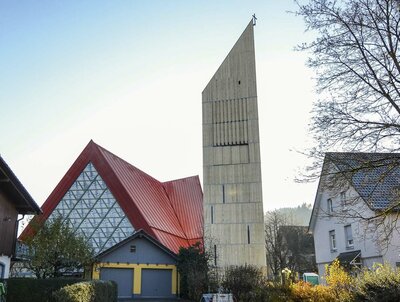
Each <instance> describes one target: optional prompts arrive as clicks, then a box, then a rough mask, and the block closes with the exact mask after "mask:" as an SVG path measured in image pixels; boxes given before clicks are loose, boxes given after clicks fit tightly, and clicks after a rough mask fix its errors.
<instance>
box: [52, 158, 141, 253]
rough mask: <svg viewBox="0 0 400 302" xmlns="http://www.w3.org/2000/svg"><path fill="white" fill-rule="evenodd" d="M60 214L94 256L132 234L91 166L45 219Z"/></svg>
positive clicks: (105, 186)
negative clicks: (88, 245)
mask: <svg viewBox="0 0 400 302" xmlns="http://www.w3.org/2000/svg"><path fill="white" fill-rule="evenodd" d="M60 215H61V216H62V218H63V219H64V221H69V224H70V226H71V227H72V228H73V229H74V230H75V231H76V232H77V233H79V234H82V235H84V237H85V238H87V239H88V241H89V242H90V243H91V245H92V247H93V248H94V250H95V252H96V253H100V252H102V251H103V250H105V249H107V248H110V247H111V246H113V245H115V244H116V243H118V242H120V241H122V240H124V239H125V238H127V237H129V236H130V235H132V234H133V233H134V228H133V226H132V224H131V223H130V222H129V220H128V219H127V218H126V217H125V214H124V212H123V210H122V209H121V208H120V206H119V205H118V202H117V201H116V199H115V197H114V196H113V195H112V193H111V191H110V190H109V189H108V187H107V185H106V184H105V182H104V181H103V179H102V178H101V176H100V175H99V173H98V172H97V171H96V169H95V167H94V166H93V164H92V163H89V164H88V165H87V166H86V167H85V169H84V170H83V171H82V173H81V174H80V175H79V176H78V178H77V179H76V181H75V182H74V183H73V184H72V186H71V188H70V189H69V190H68V191H67V193H66V194H65V195H64V197H63V198H62V200H61V201H60V202H59V204H58V205H57V207H56V208H55V209H54V211H53V212H52V214H51V215H50V217H49V220H50V221H51V220H53V219H54V218H55V217H57V216H60ZM121 218H122V219H121Z"/></svg>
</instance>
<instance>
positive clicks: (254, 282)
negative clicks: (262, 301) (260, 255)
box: [222, 265, 265, 302]
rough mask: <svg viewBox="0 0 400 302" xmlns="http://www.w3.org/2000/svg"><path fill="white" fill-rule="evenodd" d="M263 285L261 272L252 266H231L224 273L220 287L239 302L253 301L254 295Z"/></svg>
mask: <svg viewBox="0 0 400 302" xmlns="http://www.w3.org/2000/svg"><path fill="white" fill-rule="evenodd" d="M264 283H265V280H264V277H263V274H262V271H261V270H260V269H259V268H257V267H255V266H252V265H240V266H231V267H229V268H227V270H226V272H225V278H224V281H223V282H222V286H223V287H224V288H225V290H227V291H228V292H231V293H232V294H233V295H234V297H236V299H237V300H238V301H240V302H250V301H255V295H256V294H257V290H259V289H260V288H261V287H262V286H263V284H264Z"/></svg>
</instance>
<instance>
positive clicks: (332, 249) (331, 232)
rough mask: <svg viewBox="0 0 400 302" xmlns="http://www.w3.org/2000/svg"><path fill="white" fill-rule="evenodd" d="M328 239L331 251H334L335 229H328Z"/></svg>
mask: <svg viewBox="0 0 400 302" xmlns="http://www.w3.org/2000/svg"><path fill="white" fill-rule="evenodd" d="M329 241H330V245H331V251H336V234H335V231H334V230H332V231H329Z"/></svg>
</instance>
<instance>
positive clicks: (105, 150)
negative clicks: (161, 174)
mask: <svg viewBox="0 0 400 302" xmlns="http://www.w3.org/2000/svg"><path fill="white" fill-rule="evenodd" d="M89 143H93V144H94V145H95V146H96V147H97V148H98V149H100V151H101V152H106V153H108V154H110V155H112V156H114V157H116V158H117V159H118V160H121V161H122V162H124V163H126V164H128V165H129V167H132V168H134V169H135V170H137V171H139V172H140V173H141V174H142V175H144V176H146V177H149V178H151V179H153V180H155V181H157V182H159V183H160V184H162V182H161V181H159V180H158V179H156V178H154V177H153V176H151V175H149V174H147V173H146V172H144V171H143V170H142V169H139V168H138V167H136V166H134V165H132V164H131V163H130V162H128V161H126V160H125V159H123V158H121V157H119V156H118V155H116V154H115V153H113V152H111V151H109V150H107V149H106V148H104V147H102V146H100V145H99V144H96V143H95V142H94V141H93V140H91V141H90V142H89ZM114 172H115V171H114Z"/></svg>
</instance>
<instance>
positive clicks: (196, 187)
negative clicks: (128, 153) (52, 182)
mask: <svg viewBox="0 0 400 302" xmlns="http://www.w3.org/2000/svg"><path fill="white" fill-rule="evenodd" d="M202 202H203V193H202V189H201V185H200V181H199V178H198V177H197V176H193V177H187V178H183V179H178V180H172V181H167V182H160V181H158V180H156V179H155V178H153V177H151V176H150V175H148V174H146V173H145V172H143V171H141V170H139V169H138V168H136V167H134V166H133V165H131V164H129V163H128V162H126V161H125V160H123V159H121V158H119V157H118V156H116V155H114V154H113V153H111V152H109V151H108V150H106V149H104V148H103V147H101V146H99V145H97V144H96V143H94V142H93V141H90V142H89V144H88V145H87V146H86V148H85V149H84V150H83V151H82V153H81V154H80V155H79V156H78V158H77V159H76V160H75V162H74V163H73V164H72V166H71V167H70V168H69V170H68V171H67V173H66V174H65V176H64V177H63V178H62V179H61V181H60V182H59V183H58V185H57V186H56V187H55V189H54V190H53V192H52V193H51V194H50V196H49V197H48V198H47V200H46V201H45V203H44V204H43V206H42V211H43V214H42V215H40V216H39V219H42V221H46V220H50V221H51V220H52V219H55V218H56V217H59V216H61V217H62V219H63V220H64V221H68V222H69V224H70V225H71V226H72V227H73V229H74V230H75V232H77V233H78V234H80V235H83V236H84V237H85V238H86V239H87V241H88V242H89V243H90V245H91V246H92V247H93V249H94V251H95V253H96V255H97V258H98V259H99V262H98V263H97V264H96V265H95V267H94V269H93V278H98V279H105V280H109V279H111V280H115V281H117V283H118V285H119V286H118V294H119V297H120V298H132V297H141V298H144V297H157V298H170V297H173V296H176V295H177V294H178V281H177V270H176V255H177V253H178V251H179V248H180V247H188V246H190V245H192V244H195V243H196V242H201V243H202V241H203V213H202V209H203V207H202ZM32 231H33V229H32V227H31V226H30V225H28V226H27V228H26V229H25V230H24V232H23V233H22V234H21V236H20V238H21V239H22V240H23V239H24V238H26V237H27V236H30V235H32ZM151 280H158V282H156V283H154V282H152V281H151Z"/></svg>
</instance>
